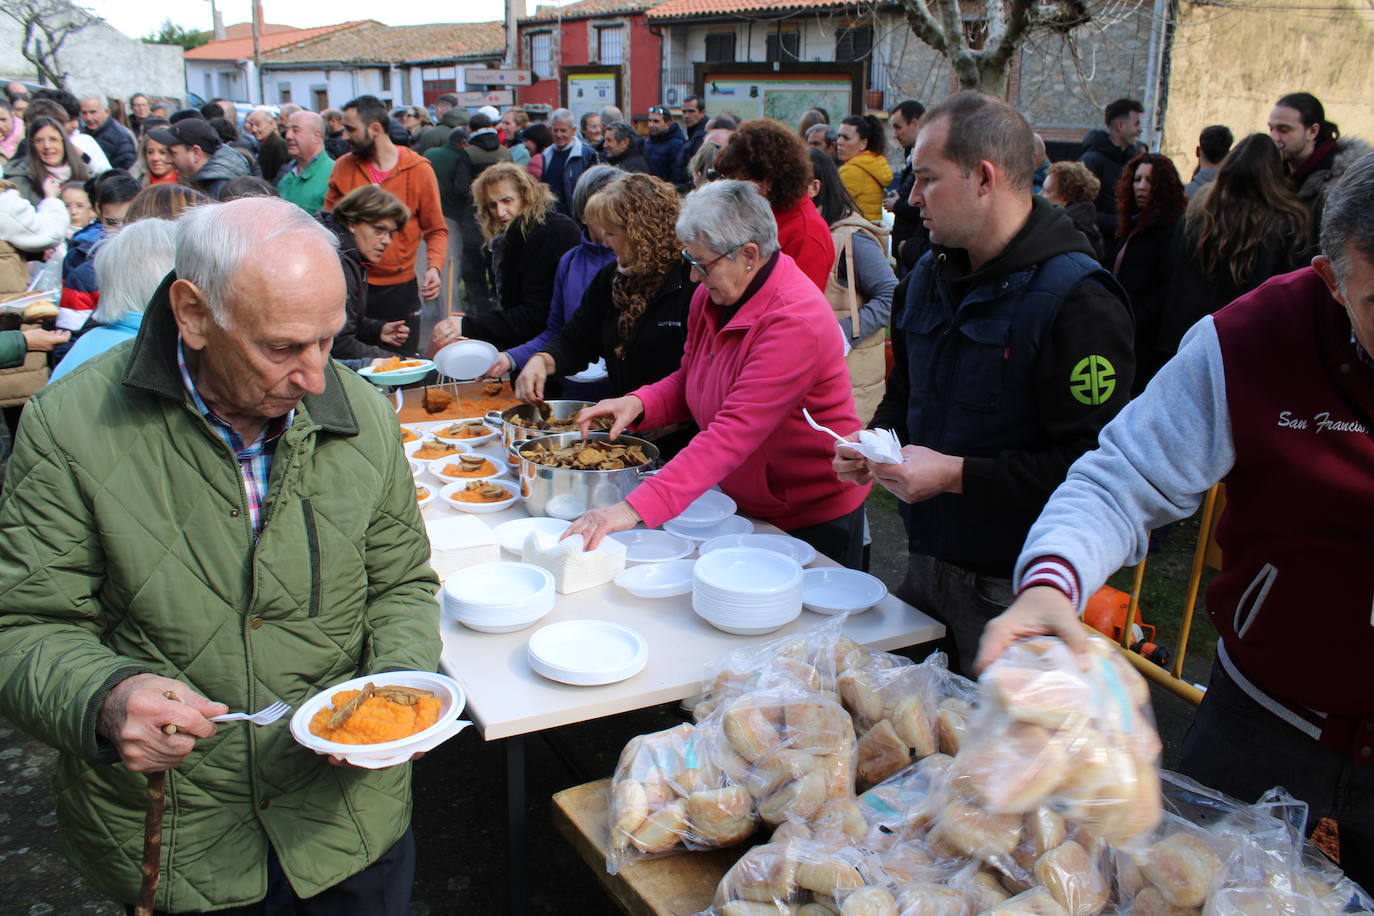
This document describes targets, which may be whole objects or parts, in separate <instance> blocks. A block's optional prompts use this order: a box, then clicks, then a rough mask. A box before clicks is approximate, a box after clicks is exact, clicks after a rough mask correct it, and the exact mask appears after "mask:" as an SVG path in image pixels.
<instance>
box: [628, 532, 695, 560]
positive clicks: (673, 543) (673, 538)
mask: <svg viewBox="0 0 1374 916" xmlns="http://www.w3.org/2000/svg"><path fill="white" fill-rule="evenodd" d="M611 537H613V538H615V539H616V540H617V541H619V542H620V543H622V544H624V545H625V562H626V563H665V562H667V561H668V560H681V559H682V558H683V557H685V556H687V555H688V554H689V553H691V552H692V550H693V549H695V545H694V544H693V543H692V542H691V541H689V540H687V539H686V538H682V537H678V536H677V535H676V534H669V533H668V532H666V531H655V530H654V529H652V528H632V529H630V530H629V531H614V532H612V533H611Z"/></svg>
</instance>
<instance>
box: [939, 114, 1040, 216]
mask: <svg viewBox="0 0 1374 916" xmlns="http://www.w3.org/2000/svg"><path fill="white" fill-rule="evenodd" d="M925 117H926V124H928V125H930V124H935V123H936V122H938V121H940V120H942V119H948V121H949V134H948V135H947V136H946V137H945V149H944V154H945V158H946V159H950V160H952V161H953V162H954V163H955V164H956V165H958V166H959V168H961V169H963V171H964V174H968V173H969V172H972V171H973V170H974V169H975V168H977V167H978V163H979V162H981V161H983V160H984V159H986V160H987V161H989V162H991V163H992V164H993V165H995V166H997V167H998V168H1000V169H1001V170H1002V172H1003V174H1005V175H1006V176H1007V183H1008V184H1009V185H1010V186H1011V187H1013V188H1015V189H1017V190H1027V191H1028V190H1030V186H1031V176H1032V175H1033V174H1034V173H1035V168H1036V166H1038V165H1039V163H1038V162H1036V161H1035V135H1034V133H1033V132H1032V131H1031V129H1030V125H1029V124H1027V123H1026V119H1025V118H1024V117H1022V116H1021V113H1020V112H1019V111H1017V110H1016V109H1015V108H1012V107H1011V106H1010V105H1008V104H1007V103H1006V102H1003V101H1002V100H1000V99H995V98H993V97H992V96H990V95H983V94H982V93H981V92H975V91H973V90H971V89H966V90H964V91H963V92H960V93H958V94H957V95H952V96H950V97H949V98H948V99H945V100H944V101H943V102H941V103H940V104H939V105H936V106H935V107H934V108H932V109H931V110H930V111H928V112H926V116H925Z"/></svg>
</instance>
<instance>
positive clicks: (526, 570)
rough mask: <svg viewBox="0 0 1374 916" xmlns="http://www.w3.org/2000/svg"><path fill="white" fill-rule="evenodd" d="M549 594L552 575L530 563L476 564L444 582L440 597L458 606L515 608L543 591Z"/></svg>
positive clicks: (551, 590) (551, 588)
mask: <svg viewBox="0 0 1374 916" xmlns="http://www.w3.org/2000/svg"><path fill="white" fill-rule="evenodd" d="M546 591H547V592H548V593H550V594H552V593H553V573H551V572H549V571H548V570H547V569H544V568H543V567H542V566H535V565H534V564H533V563H507V562H501V561H498V562H496V563H478V564H477V565H476V566H469V567H468V568H467V569H464V570H461V571H460V572H458V573H455V574H454V575H452V576H449V578H448V581H447V582H445V583H444V594H445V596H446V597H447V598H449V599H451V600H452V601H454V602H456V603H458V604H460V605H472V606H477V607H482V608H493V609H495V608H509V609H513V608H516V607H519V606H520V605H521V604H523V603H525V602H527V601H529V600H530V599H532V598H534V597H535V596H537V595H540V594H543V593H544V592H546Z"/></svg>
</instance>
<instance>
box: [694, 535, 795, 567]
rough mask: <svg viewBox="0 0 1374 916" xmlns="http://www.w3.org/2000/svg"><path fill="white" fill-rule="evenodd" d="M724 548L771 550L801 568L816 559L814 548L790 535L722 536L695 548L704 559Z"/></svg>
mask: <svg viewBox="0 0 1374 916" xmlns="http://www.w3.org/2000/svg"><path fill="white" fill-rule="evenodd" d="M725 547H757V548H759V549H760V550H771V551H773V553H780V554H782V555H783V556H785V557H791V558H792V559H794V560H796V561H797V562H798V563H800V564H801V565H802V566H805V565H806V564H807V563H810V562H811V561H812V560H814V559H816V548H814V547H812V546H811V545H810V544H808V543H806V542H805V541H803V540H802V539H801V538H794V537H792V535H790V534H753V533H752V532H751V533H750V534H724V535H721V536H720V537H718V538H711V540H709V541H707V542H706V543H705V544H702V545H701V546H700V547H698V548H697V553H699V554H701V556H703V557H704V556H706V555H707V554H708V553H710V552H712V551H713V550H720V549H722V548H725Z"/></svg>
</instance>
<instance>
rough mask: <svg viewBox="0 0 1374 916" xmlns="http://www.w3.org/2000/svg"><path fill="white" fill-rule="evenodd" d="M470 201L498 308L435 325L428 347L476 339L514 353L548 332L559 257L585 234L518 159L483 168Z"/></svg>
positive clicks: (544, 185)
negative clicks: (462, 338) (511, 349)
mask: <svg viewBox="0 0 1374 916" xmlns="http://www.w3.org/2000/svg"><path fill="white" fill-rule="evenodd" d="M472 199H473V206H474V207H476V208H477V224H478V226H480V227H481V229H482V237H483V238H484V239H485V240H486V244H485V245H483V250H484V251H486V252H487V254H488V257H489V258H490V261H489V263H490V267H491V276H492V278H493V279H494V280H495V281H496V286H495V290H494V292H495V297H496V302H497V305H498V308H496V309H494V310H492V311H489V312H483V313H482V314H480V315H460V316H455V317H454V318H445V319H444V320H443V321H440V322H439V323H438V324H436V325H435V326H434V332H433V333H432V334H431V336H430V342H431V344H432V345H433V346H434V347H435V348H438V347H442V346H444V345H445V344H448V343H451V342H452V341H454V340H457V339H458V338H460V337H472V338H476V339H477V340H485V341H488V342H489V343H491V344H493V345H494V346H495V347H496V349H498V350H508V349H510V348H511V347H514V346H518V345H520V344H522V343H524V342H525V341H527V340H530V339H531V338H533V337H534V336H535V335H536V334H538V333H539V332H540V331H541V330H543V329H544V325H545V324H546V323H547V322H548V319H549V303H550V302H551V301H552V299H553V288H554V275H555V274H556V273H557V271H558V262H559V259H560V258H562V256H563V253H564V252H565V251H567V250H568V249H569V248H572V247H573V246H575V245H576V244H577V243H578V239H579V238H580V237H581V232H579V231H578V228H577V224H576V223H575V222H573V221H572V219H570V218H569V217H567V216H564V215H563V214H562V213H559V212H558V208H557V206H556V205H555V202H554V197H553V192H552V191H551V190H549V186H548V185H546V184H543V183H541V182H539V181H536V180H535V178H534V176H533V175H531V174H530V173H529V171H528V170H527V169H524V168H521V167H520V166H518V165H516V164H515V163H513V162H498V163H496V164H495V165H491V166H488V167H487V168H486V169H484V170H483V171H482V174H481V175H478V176H477V178H476V179H475V180H474V181H473V182H472Z"/></svg>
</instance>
